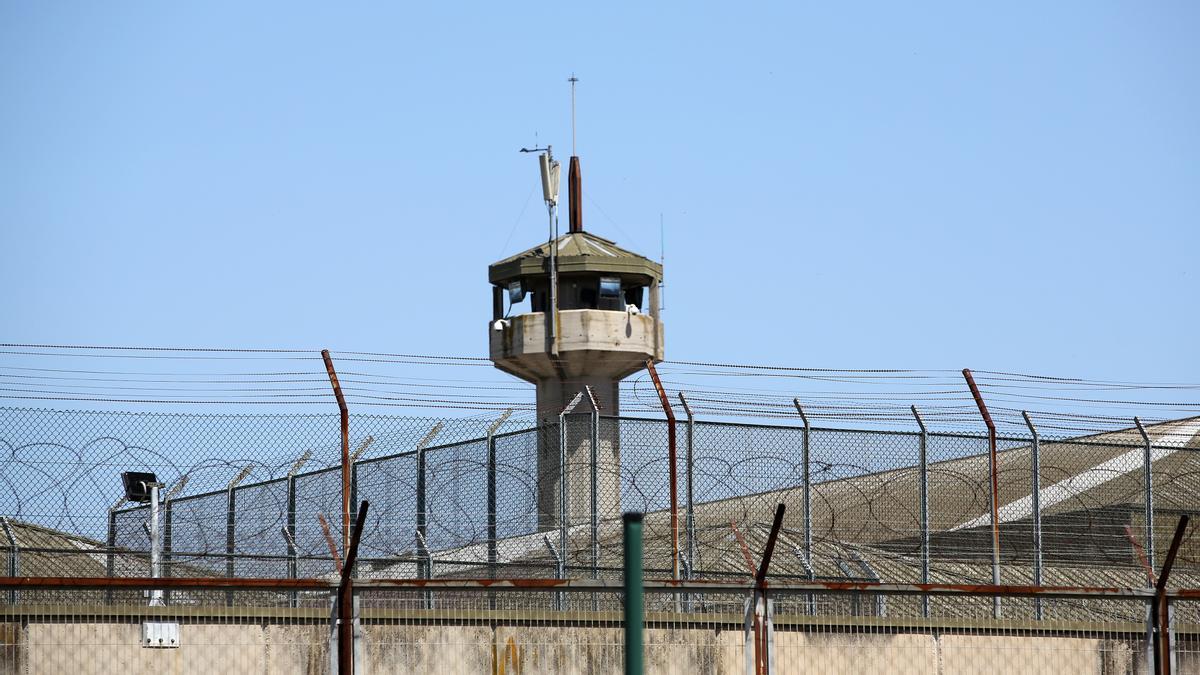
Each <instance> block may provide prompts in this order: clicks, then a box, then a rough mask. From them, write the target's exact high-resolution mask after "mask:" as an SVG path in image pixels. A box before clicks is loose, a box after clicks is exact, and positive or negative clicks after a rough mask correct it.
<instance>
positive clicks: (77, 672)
mask: <svg viewBox="0 0 1200 675" xmlns="http://www.w3.org/2000/svg"><path fill="white" fill-rule="evenodd" d="M8 625H9V626H10V627H12V626H14V625H13V624H8ZM140 631H141V628H140V624H139V623H137V622H121V623H115V622H108V623H102V622H70V623H55V622H38V621H31V622H29V623H27V624H26V625H25V626H24V627H21V628H15V630H13V631H9V632H10V633H12V635H10V638H11V641H10V642H9V645H6V649H5V650H4V651H3V652H0V659H3V660H2V662H0V673H30V674H41V673H46V674H50V673H54V674H61V673H68V674H70V675H92V674H97V675H101V674H105V675H106V674H108V673H154V674H155V675H160V674H162V675H169V674H175V673H263V674H265V675H276V674H278V675H283V674H295V673H303V674H317V673H326V672H328V670H329V652H328V643H327V640H328V627H327V626H321V625H305V624H290V625H277V624H271V623H269V622H268V623H246V622H244V621H239V622H237V623H220V622H214V623H204V624H185V625H183V626H181V636H180V637H181V644H182V646H181V647H179V648H178V649H147V648H143V647H141V646H139V639H140ZM364 638H365V641H364V644H363V645H362V651H361V652H360V653H362V654H363V655H364V656H365V662H366V665H367V669H366V673H369V674H371V675H379V674H382V673H451V674H452V673H499V672H503V673H507V674H516V673H520V674H521V675H540V674H543V673H544V674H551V673H554V674H563V675H575V674H578V675H585V674H594V673H619V672H621V669H622V664H623V659H624V652H623V648H622V631H621V629H620V628H607V627H599V626H593V627H567V626H499V627H497V628H495V629H493V628H491V627H489V626H486V625H481V626H461V625H440V626H439V625H430V626H417V625H368V626H366V627H365V628H364ZM14 643H15V646H13V644H14ZM1183 661H1185V659H1181V663H1180V670H1181V671H1184V672H1189V671H1191V670H1194V667H1195V666H1196V665H1197V664H1196V663H1194V662H1193V661H1191V660H1186V663H1183ZM1144 665H1145V664H1144V662H1143V658H1142V654H1141V652H1140V651H1138V650H1136V649H1134V648H1133V647H1131V645H1130V644H1128V643H1125V642H1123V641H1120V640H1105V639H1101V638H1096V637H1048V636H1028V635H1026V636H1022V635H1010V636H996V635H990V636H989V635H955V634H950V635H939V636H934V635H926V634H906V633H886V632H862V633H847V632H826V631H820V630H809V631H785V630H780V631H777V632H776V635H775V670H774V671H773V672H775V673H778V674H779V675H789V674H793V673H794V674H804V675H809V674H814V673H876V672H878V673H939V674H941V673H946V674H950V673H954V674H957V673H1014V672H1019V673H1066V674H1070V673H1080V674H1085V673H1086V674H1092V673H1097V674H1099V673H1128V672H1141V671H1142V669H1144ZM646 666H647V668H646V672H647V673H664V674H665V673H683V674H686V675H698V674H702V673H718V674H733V673H743V672H744V670H745V652H744V650H743V644H742V633H741V631H739V630H716V629H715V628H713V627H711V626H710V627H704V628H700V627H697V628H678V629H663V628H652V629H649V630H647V632H646ZM1189 666H1190V668H1189Z"/></svg>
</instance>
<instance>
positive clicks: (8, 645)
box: [0, 579, 1200, 675]
mask: <svg viewBox="0 0 1200 675" xmlns="http://www.w3.org/2000/svg"><path fill="white" fill-rule="evenodd" d="M119 581H125V580H119ZM130 581H133V582H134V583H125V584H122V585H121V588H120V589H119V590H118V591H116V593H113V592H111V589H109V591H106V590H104V589H101V588H94V589H92V590H72V591H68V592H65V593H67V594H69V595H65V594H64V591H62V590H61V588H59V587H54V586H48V585H45V583H41V584H40V585H39V584H35V583H23V584H20V590H19V592H20V593H21V594H22V602H21V603H19V604H15V605H12V604H9V605H3V606H0V671H3V672H13V673H18V672H19V673H59V672H73V673H79V674H80V675H86V674H88V673H110V672H121V671H125V670H129V669H145V670H148V671H151V670H152V671H155V672H265V673H297V672H304V673H329V672H338V667H337V662H336V658H335V657H336V654H337V653H338V649H337V639H338V638H339V635H338V631H337V630H336V626H337V624H336V621H335V618H334V611H333V608H334V604H335V603H334V594H333V592H332V591H333V587H332V585H331V584H328V583H326V584H322V583H307V584H305V585H303V587H299V586H298V587H295V588H292V589H290V590H287V589H282V588H272V587H269V586H264V587H261V588H247V587H244V586H238V585H236V584H237V580H227V579H212V580H208V581H211V582H214V583H208V584H205V585H204V586H196V585H194V584H193V585H192V586H187V585H183V584H181V585H179V586H177V587H175V588H173V589H172V592H171V596H170V601H169V602H168V603H166V604H161V605H152V604H147V602H146V599H145V596H146V595H147V594H150V593H153V592H154V586H153V580H148V579H140V580H130ZM180 581H183V580H180ZM160 583H161V582H160ZM591 583H593V584H594V585H592V586H588V585H587V582H585V583H584V584H581V585H579V586H577V587H571V586H569V585H568V586H564V587H561V588H554V587H538V586H535V585H532V584H525V585H514V586H511V587H508V588H506V589H497V588H494V587H488V586H486V585H485V584H483V583H481V582H472V581H466V580H457V581H445V582H442V583H440V584H438V586H437V591H436V595H435V596H434V598H433V599H432V601H431V600H430V598H429V596H428V595H427V593H426V592H425V591H424V590H422V589H421V588H419V587H418V586H417V585H415V584H414V583H408V584H400V583H384V582H375V583H372V582H369V581H364V582H362V583H361V587H357V588H356V590H355V592H354V595H353V607H354V609H353V611H352V622H353V630H352V631H351V635H352V639H353V653H354V662H355V668H356V670H355V672H371V673H411V672H436V673H481V672H491V673H526V674H528V673H607V672H619V671H620V669H621V667H622V664H623V663H624V658H625V645H624V640H623V632H624V628H625V625H624V616H623V614H622V612H621V609H620V608H621V604H622V603H621V597H622V593H621V591H620V589H619V588H613V587H611V586H610V587H604V586H603V585H602V584H600V583H597V582H591ZM16 585H17V584H9V585H8V586H9V588H7V589H4V590H5V592H7V591H8V590H11V588H13V587H15V586H16ZM814 588H815V586H814ZM812 591H813V588H800V587H777V588H773V589H771V590H770V592H769V595H768V597H767V598H766V600H765V601H764V602H758V601H757V600H753V596H752V594H751V593H750V592H749V589H748V588H738V587H736V586H735V585H733V584H726V585H723V586H721V587H719V588H718V587H710V586H706V585H704V584H696V585H691V586H689V585H688V582H684V584H683V585H681V586H678V587H673V586H669V585H666V584H653V585H650V586H648V587H647V589H646V598H645V599H646V613H645V615H644V621H645V623H644V631H643V638H644V644H645V648H644V663H645V672H646V673H681V674H682V673H713V672H724V673H735V672H737V673H742V672H745V673H756V672H770V673H844V672H895V673H930V674H934V673H936V674H942V673H969V672H987V673H1095V674H1098V675H1101V674H1103V675H1107V674H1111V673H1130V674H1132V673H1150V672H1156V671H1155V670H1154V660H1155V645H1156V644H1158V642H1157V641H1156V640H1155V636H1154V634H1153V633H1152V632H1151V626H1150V624H1149V622H1148V620H1147V617H1148V612H1149V608H1150V606H1151V603H1152V598H1151V597H1150V596H1149V595H1148V592H1143V593H1141V594H1124V595H1123V594H1119V593H1116V592H1114V591H1110V590H1104V589H1077V590H1073V591H1066V590H1062V591H1059V592H1057V593H1056V594H1055V597H1056V600H1057V601H1060V602H1064V603H1070V604H1073V605H1076V606H1079V607H1081V608H1086V611H1087V614H1088V616H1089V617H1090V618H1089V619H1088V620H1086V621H1083V620H1041V621H1037V620H1032V619H1030V618H1024V617H1004V618H1000V619H997V618H995V617H994V616H993V615H992V613H991V611H990V605H989V604H988V603H983V604H980V605H977V606H974V607H973V609H968V610H967V611H962V612H957V613H953V614H941V613H935V614H934V615H932V616H930V617H928V618H927V619H924V620H922V621H920V622H915V621H912V620H911V619H908V618H905V617H904V616H897V615H894V614H893V613H892V611H891V610H892V608H894V607H897V606H901V605H903V604H904V602H905V600H906V599H908V598H912V597H916V596H914V595H913V594H914V592H916V591H915V590H914V589H902V588H877V589H874V590H873V591H869V592H865V591H862V590H851V589H841V590H837V591H834V590H829V589H825V590H823V591H821V592H818V593H813V592H812ZM564 592H565V593H567V594H569V595H571V596H572V601H571V602H570V603H569V604H570V606H571V607H572V609H570V610H569V611H563V610H562V609H561V608H560V607H559V606H558V604H557V602H558V601H557V596H558V595H560V594H561V593H564ZM941 592H942V593H943V595H944V596H945V597H946V599H947V600H951V601H959V600H963V599H966V598H967V596H968V595H969V594H970V592H969V591H963V590H952V589H941ZM106 593H107V594H106ZM1008 599H1011V598H1006V600H1008ZM585 600H586V601H585ZM593 603H594V604H593ZM1195 603H1196V601H1195V600H1192V599H1188V598H1182V597H1173V598H1171V599H1170V603H1169V604H1170V614H1171V620H1170V622H1169V625H1168V627H1167V628H1166V630H1165V631H1164V632H1163V633H1162V634H1161V635H1159V636H1158V637H1159V638H1160V639H1166V640H1167V644H1166V645H1165V648H1162V649H1161V651H1160V652H1159V653H1160V654H1165V655H1166V659H1167V660H1168V661H1169V662H1170V665H1171V666H1172V668H1171V672H1176V673H1190V672H1195V669H1196V668H1197V666H1198V665H1200V656H1198V653H1200V652H1198V650H1197V645H1198V644H1200V641H1198V638H1200V623H1198V622H1197V621H1196V616H1197V610H1196V607H1195V606H1193V605H1194V604H1195ZM814 606H815V607H816V608H817V611H813V608H814ZM701 608H702V609H701ZM760 663H762V664H765V665H766V666H767V667H766V668H762V669H760V668H758V667H756V666H757V665H758V664H760Z"/></svg>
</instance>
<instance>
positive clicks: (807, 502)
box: [792, 398, 817, 614]
mask: <svg viewBox="0 0 1200 675" xmlns="http://www.w3.org/2000/svg"><path fill="white" fill-rule="evenodd" d="M792 404H794V405H795V406H796V412H797V413H799V414H800V419H801V420H802V421H803V422H804V437H803V438H804V440H803V445H802V446H801V453H800V457H801V461H802V462H803V463H804V468H803V480H804V488H803V489H804V496H803V502H804V568H805V569H806V570H807V571H808V578H809V580H810V581H811V580H815V579H816V572H815V570H814V569H813V564H812V550H813V544H812V457H811V454H810V450H811V437H812V426H811V425H810V424H809V422H808V414H807V413H805V412H804V407H803V406H801V405H800V399H798V398H794V399H792ZM807 602H808V613H809V614H816V612H817V605H816V598H815V597H813V595H812V594H811V593H809V595H808V600H807Z"/></svg>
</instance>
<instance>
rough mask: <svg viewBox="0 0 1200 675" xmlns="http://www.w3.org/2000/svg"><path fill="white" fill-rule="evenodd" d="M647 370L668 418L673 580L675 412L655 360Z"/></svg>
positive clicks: (674, 568) (675, 574) (674, 567)
mask: <svg viewBox="0 0 1200 675" xmlns="http://www.w3.org/2000/svg"><path fill="white" fill-rule="evenodd" d="M646 370H647V371H649V372H650V379H651V380H653V381H654V388H655V389H656V390H657V391H658V400H659V403H661V404H662V408H663V413H664V414H665V415H666V416H667V463H668V464H669V467H668V470H669V471H670V483H671V578H672V579H678V578H679V481H678V467H677V466H676V455H675V411H674V410H672V409H671V400H670V399H668V398H667V390H666V389H664V388H663V384H662V380H661V379H659V377H658V371H657V370H655V368H654V360H653V359H647V360H646Z"/></svg>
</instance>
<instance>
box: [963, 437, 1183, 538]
mask: <svg viewBox="0 0 1200 675" xmlns="http://www.w3.org/2000/svg"><path fill="white" fill-rule="evenodd" d="M1169 434H1170V435H1171V436H1172V440H1173V442H1172V446H1171V447H1167V448H1156V447H1151V450H1150V461H1151V463H1153V462H1157V461H1158V460H1160V459H1163V458H1166V457H1170V456H1171V455H1173V454H1175V451H1176V450H1179V449H1180V448H1181V447H1183V446H1184V445H1186V444H1187V443H1190V442H1191V441H1192V439H1194V438H1195V437H1196V435H1197V434H1200V420H1188V421H1186V422H1184V423H1183V424H1181V425H1179V426H1178V427H1176V428H1175V429H1172V430H1171V431H1170V432H1169ZM1180 435H1182V436H1186V437H1187V440H1185V441H1183V442H1182V443H1179V445H1174V442H1175V441H1174V438H1176V437H1177V436H1180ZM1144 453H1145V449H1144V448H1134V449H1133V450H1130V451H1128V452H1124V453H1121V454H1120V455H1117V456H1116V457H1113V458H1112V459H1110V460H1108V461H1106V462H1101V463H1100V464H1097V465H1096V466H1093V467H1092V468H1090V469H1088V470H1087V471H1083V472H1081V473H1077V474H1075V475H1074V476H1071V477H1070V478H1067V479H1065V480H1061V481H1059V482H1057V483H1055V484H1054V485H1051V486H1049V487H1044V488H1042V489H1041V490H1039V491H1038V499H1039V501H1040V502H1041V504H1040V507H1041V508H1042V509H1043V510H1044V509H1047V508H1049V507H1051V506H1054V505H1055V504H1058V503H1060V502H1065V501H1067V500H1068V499H1074V498H1075V497H1078V496H1079V495H1081V494H1083V493H1084V492H1086V491H1088V490H1090V489H1092V488H1094V487H1098V486H1100V485H1103V484H1104V483H1107V482H1108V481H1110V480H1113V479H1114V478H1119V477H1121V476H1124V475H1125V474H1127V473H1131V472H1133V471H1138V470H1140V469H1141V468H1142V464H1143V463H1144V462H1145V460H1144V459H1143V455H1144ZM1032 515H1033V495H1029V496H1027V497H1021V498H1020V499H1018V500H1016V501H1013V502H1009V503H1008V504H1005V505H1004V506H1002V507H1000V509H999V518H1000V522H1002V523H1008V522H1012V521H1014V520H1021V519H1023V518H1029V517H1030V516H1032ZM991 524H992V514H991V513H985V514H983V515H982V516H979V517H978V518H976V519H974V520H969V521H967V522H965V523H963V524H961V525H957V526H955V527H952V528H950V530H951V531H952V532H953V531H954V530H967V529H970V528H973V527H981V526H983V525H991Z"/></svg>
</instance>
